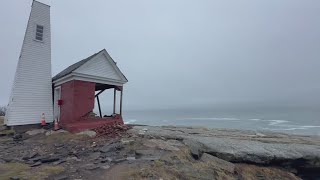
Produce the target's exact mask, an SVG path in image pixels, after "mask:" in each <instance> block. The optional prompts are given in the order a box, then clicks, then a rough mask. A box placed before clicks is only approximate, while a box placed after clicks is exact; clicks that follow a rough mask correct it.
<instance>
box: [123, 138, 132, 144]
mask: <svg viewBox="0 0 320 180" xmlns="http://www.w3.org/2000/svg"><path fill="white" fill-rule="evenodd" d="M133 142H134V140H133V139H124V138H123V139H121V143H122V144H132V143H133Z"/></svg>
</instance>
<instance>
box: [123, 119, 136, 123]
mask: <svg viewBox="0 0 320 180" xmlns="http://www.w3.org/2000/svg"><path fill="white" fill-rule="evenodd" d="M136 121H137V120H136V119H128V120H125V121H124V123H125V124H131V123H134V122H136Z"/></svg>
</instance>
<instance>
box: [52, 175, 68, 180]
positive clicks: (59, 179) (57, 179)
mask: <svg viewBox="0 0 320 180" xmlns="http://www.w3.org/2000/svg"><path fill="white" fill-rule="evenodd" d="M66 179H68V176H66V175H58V176H56V177H55V178H54V180H66Z"/></svg>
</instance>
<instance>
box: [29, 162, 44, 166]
mask: <svg viewBox="0 0 320 180" xmlns="http://www.w3.org/2000/svg"><path fill="white" fill-rule="evenodd" d="M41 164H42V163H41V162H40V161H38V162H36V163H34V164H32V165H30V167H36V166H40V165H41Z"/></svg>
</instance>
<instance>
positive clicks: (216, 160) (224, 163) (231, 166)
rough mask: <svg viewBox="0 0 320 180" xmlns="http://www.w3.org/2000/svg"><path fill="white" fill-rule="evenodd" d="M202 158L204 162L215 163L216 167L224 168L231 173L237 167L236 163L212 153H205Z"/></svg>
mask: <svg viewBox="0 0 320 180" xmlns="http://www.w3.org/2000/svg"><path fill="white" fill-rule="evenodd" d="M200 160H201V161H203V162H207V163H213V164H214V165H215V167H218V168H219V169H222V170H224V171H227V172H230V173H233V172H234V168H235V165H234V164H232V163H230V162H228V161H225V160H223V159H219V158H217V157H215V156H212V155H210V154H207V153H203V155H202V156H201V158H200Z"/></svg>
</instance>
